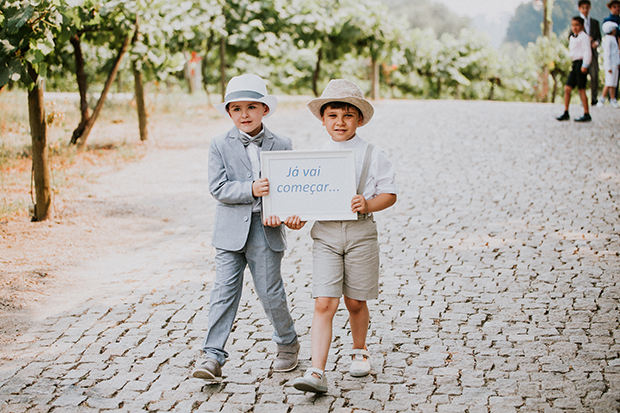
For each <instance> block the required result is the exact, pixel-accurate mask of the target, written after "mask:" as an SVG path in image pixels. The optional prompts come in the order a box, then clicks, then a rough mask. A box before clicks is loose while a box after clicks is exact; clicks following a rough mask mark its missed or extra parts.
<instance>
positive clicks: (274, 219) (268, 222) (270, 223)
mask: <svg viewBox="0 0 620 413" xmlns="http://www.w3.org/2000/svg"><path fill="white" fill-rule="evenodd" d="M263 224H265V226H267V227H274V228H275V227H279V226H280V225H282V221H281V220H280V217H278V216H277V215H271V216H268V217H267V218H265V221H263Z"/></svg>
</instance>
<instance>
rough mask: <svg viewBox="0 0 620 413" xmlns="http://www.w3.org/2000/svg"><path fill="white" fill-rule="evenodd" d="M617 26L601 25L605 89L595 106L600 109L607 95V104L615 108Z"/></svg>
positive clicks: (619, 54)
mask: <svg viewBox="0 0 620 413" xmlns="http://www.w3.org/2000/svg"><path fill="white" fill-rule="evenodd" d="M617 30H618V25H617V24H616V23H614V22H612V21H606V22H605V23H603V32H604V33H605V37H604V38H603V67H604V68H605V87H604V88H603V95H602V96H601V99H599V101H598V104H597V106H599V107H602V106H603V105H604V102H605V95H606V94H607V93H609V104H610V105H611V106H612V107H614V108H617V107H618V102H617V101H616V84H617V83H618V70H619V66H620V52H619V51H618V39H616V31H617Z"/></svg>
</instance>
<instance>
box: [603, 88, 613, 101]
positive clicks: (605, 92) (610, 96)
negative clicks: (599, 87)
mask: <svg viewBox="0 0 620 413" xmlns="http://www.w3.org/2000/svg"><path fill="white" fill-rule="evenodd" d="M608 91H609V99H610V100H611V99H613V96H612V95H611V90H609V86H605V87H604V88H603V94H602V95H601V100H603V101H605V95H606V94H607V92H608Z"/></svg>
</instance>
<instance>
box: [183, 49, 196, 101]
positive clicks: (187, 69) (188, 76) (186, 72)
mask: <svg viewBox="0 0 620 413" xmlns="http://www.w3.org/2000/svg"><path fill="white" fill-rule="evenodd" d="M183 56H184V57H185V66H184V67H183V77H184V78H185V81H186V82H187V90H188V91H189V94H190V95H193V94H194V92H195V91H196V90H195V87H194V79H193V76H192V68H191V64H192V63H191V61H192V55H191V54H190V53H189V52H188V51H184V52H183Z"/></svg>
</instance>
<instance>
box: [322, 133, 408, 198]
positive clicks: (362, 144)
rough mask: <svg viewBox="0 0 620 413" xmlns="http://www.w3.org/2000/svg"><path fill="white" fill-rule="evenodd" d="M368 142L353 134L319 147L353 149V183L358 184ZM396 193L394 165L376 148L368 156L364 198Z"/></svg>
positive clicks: (325, 148) (331, 140)
mask: <svg viewBox="0 0 620 413" xmlns="http://www.w3.org/2000/svg"><path fill="white" fill-rule="evenodd" d="M367 146H368V142H366V141H365V140H363V139H362V138H360V137H359V136H358V135H355V136H354V137H353V138H351V139H349V140H348V141H344V142H336V141H335V140H333V139H330V140H329V141H327V142H325V144H324V145H323V146H322V148H321V149H324V150H335V149H353V150H354V151H355V185H356V188H357V186H359V181H360V176H361V175H362V168H363V167H364V157H365V155H366V147H367ZM386 193H387V194H397V193H398V187H397V186H396V174H395V172H394V166H393V165H392V163H391V162H390V160H389V159H388V158H387V156H386V154H385V152H383V150H382V149H381V148H376V149H375V150H374V151H373V153H372V157H371V158H370V168H369V169H368V177H367V178H366V185H365V186H364V192H363V195H364V198H366V199H367V200H370V199H373V198H374V197H376V196H377V195H379V194H386Z"/></svg>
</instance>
